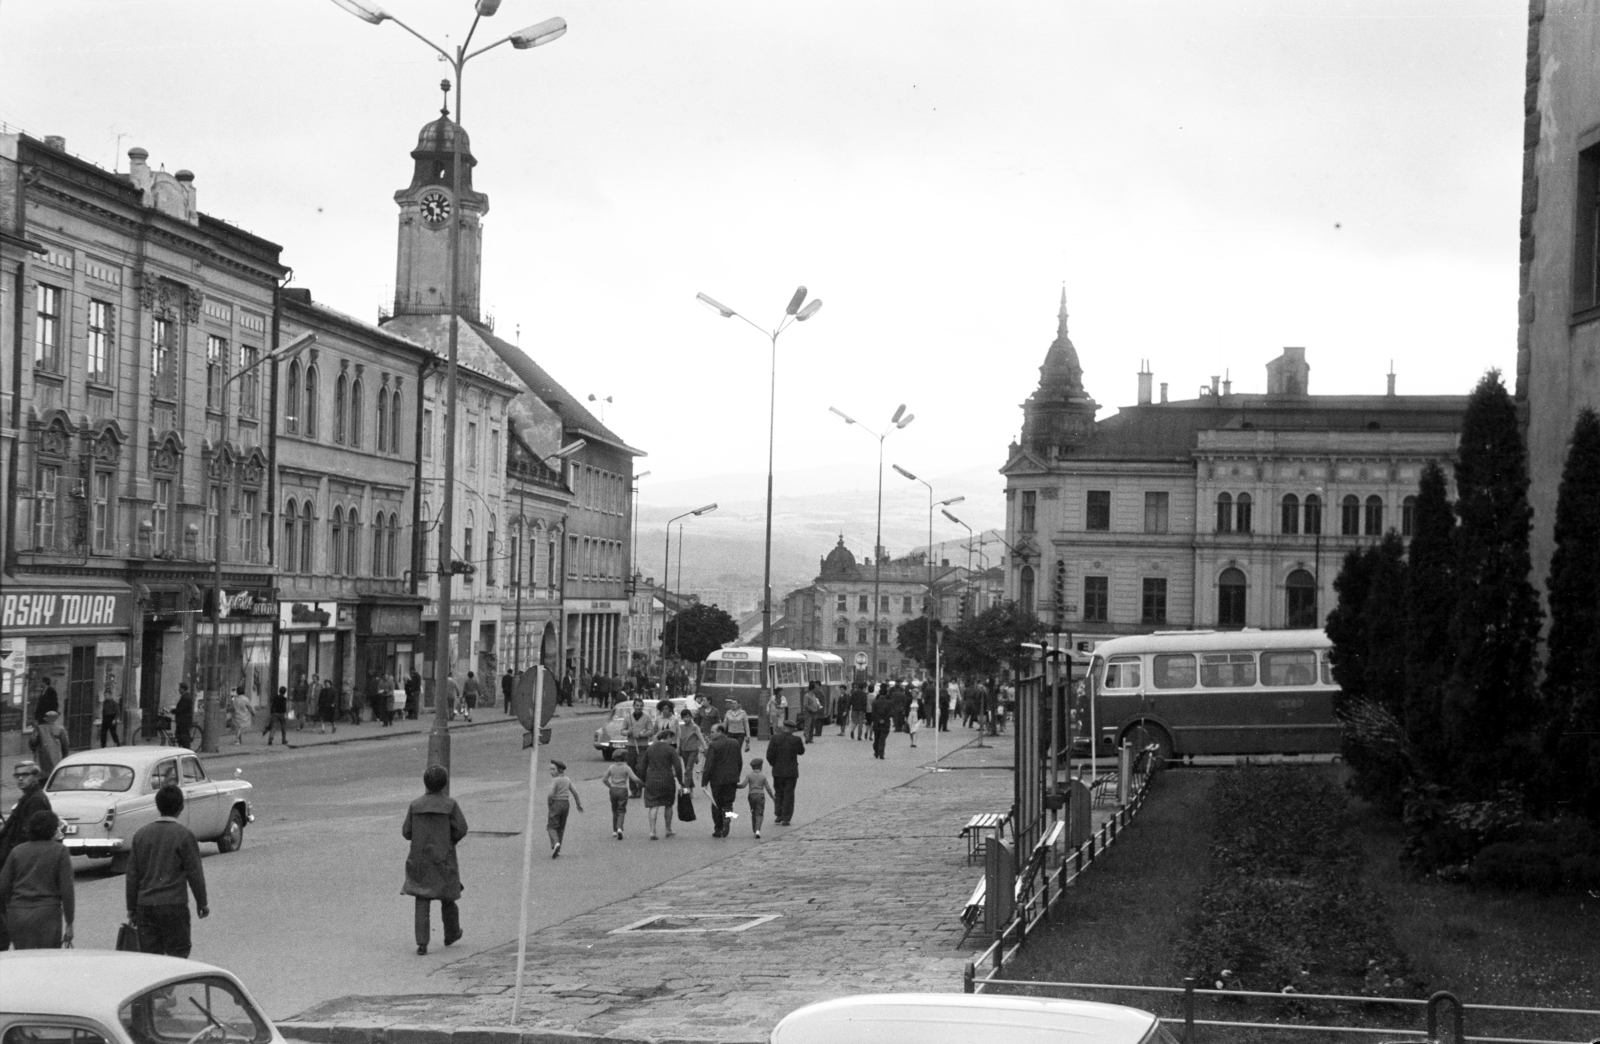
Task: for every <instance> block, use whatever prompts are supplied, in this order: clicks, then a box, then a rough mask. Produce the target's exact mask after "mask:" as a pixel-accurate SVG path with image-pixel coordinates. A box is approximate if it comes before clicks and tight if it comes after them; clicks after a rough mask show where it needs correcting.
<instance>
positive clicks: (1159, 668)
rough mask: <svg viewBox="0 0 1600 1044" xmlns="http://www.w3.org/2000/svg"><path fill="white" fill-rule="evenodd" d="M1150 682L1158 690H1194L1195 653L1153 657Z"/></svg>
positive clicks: (1162, 654) (1164, 654) (1167, 654)
mask: <svg viewBox="0 0 1600 1044" xmlns="http://www.w3.org/2000/svg"><path fill="white" fill-rule="evenodd" d="M1146 582H1148V581H1146ZM1163 597H1165V596H1164V595H1163ZM1150 680H1151V681H1153V682H1154V683H1155V686H1156V688H1158V689H1192V688H1194V686H1195V673H1194V653H1160V654H1158V655H1156V656H1154V657H1152V658H1151V661H1150Z"/></svg>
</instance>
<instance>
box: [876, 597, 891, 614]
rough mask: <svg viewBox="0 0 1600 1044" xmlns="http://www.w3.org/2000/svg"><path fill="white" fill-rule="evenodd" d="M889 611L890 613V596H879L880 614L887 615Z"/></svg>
mask: <svg viewBox="0 0 1600 1044" xmlns="http://www.w3.org/2000/svg"><path fill="white" fill-rule="evenodd" d="M888 611H889V596H888V595H879V596H878V612H880V613H886V612H888Z"/></svg>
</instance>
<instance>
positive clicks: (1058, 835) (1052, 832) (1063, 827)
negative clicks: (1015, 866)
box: [1038, 819, 1067, 856]
mask: <svg viewBox="0 0 1600 1044" xmlns="http://www.w3.org/2000/svg"><path fill="white" fill-rule="evenodd" d="M1066 836H1067V821H1066V820H1065V819H1058V820H1056V821H1055V822H1054V823H1051V824H1050V829H1049V830H1046V831H1045V832H1044V836H1043V837H1041V838H1040V839H1039V845H1038V848H1039V849H1042V850H1043V851H1044V854H1045V855H1046V856H1049V855H1050V854H1051V853H1053V852H1054V851H1055V847H1056V846H1057V845H1059V844H1060V843H1061V839H1062V838H1064V837H1066Z"/></svg>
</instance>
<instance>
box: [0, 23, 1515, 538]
mask: <svg viewBox="0 0 1600 1044" xmlns="http://www.w3.org/2000/svg"><path fill="white" fill-rule="evenodd" d="M384 2H385V3H386V4H387V5H388V8H389V10H391V11H392V12H393V13H395V14H396V15H398V16H399V17H400V18H402V19H404V20H406V21H407V22H409V23H410V24H411V25H413V26H414V27H415V28H417V29H418V30H419V31H421V32H423V33H424V34H426V35H429V36H431V37H433V38H434V39H436V40H439V41H440V42H444V41H445V40H446V38H451V39H454V38H457V37H458V36H459V34H460V33H462V32H464V31H465V29H466V27H467V26H468V25H469V23H470V14H471V10H472V6H471V3H470V2H469V0H384ZM1119 10H1126V11H1127V12H1129V13H1126V14H1122V13H1117V12H1118V11H1119ZM1526 11H1527V5H1526V3H1525V2H1524V0H1504V2H1498V3H1482V2H1480V3H1474V2H1470V0H1442V2H1438V3H1424V2H1406V0H1373V2H1349V3H1341V2H1334V0H1316V2H1311V0H1305V2H1294V0H1263V2H1201V0H1144V2H1142V3H1139V4H1136V5H1135V4H1123V5H1119V4H1108V3H1105V2H1103V0H1098V2H1094V3H1089V2H1076V0H1038V2H1032V0H1015V2H997V3H991V4H972V3H959V4H957V3H945V2H935V0H916V2H907V3H899V2H878V3H870V2H861V0H851V2H848V3H827V2H811V3H780V2H752V0H727V2H700V0H618V2H595V0H576V2H544V0H540V2H533V0H504V3H503V5H502V8H501V11H500V13H499V14H498V15H497V16H496V17H494V18H493V19H490V20H486V21H485V22H484V23H483V26H482V27H481V28H480V32H479V36H478V37H477V38H475V41H474V42H475V43H477V42H480V41H482V42H488V41H491V40H493V39H498V38H499V37H501V36H504V35H506V34H508V33H510V32H512V31H514V30H516V29H519V28H521V27H523V26H524V25H527V24H529V23H532V22H536V21H539V20H542V19H544V18H547V17H550V16H552V15H561V16H563V17H565V18H566V19H567V21H568V23H569V25H570V31H569V32H568V34H567V35H566V36H565V37H564V38H563V39H561V40H559V41H556V42H555V43H553V44H551V45H550V46H548V47H542V48H539V49H537V50H532V51H515V50H513V49H511V48H510V47H501V48H498V49H496V50H494V51H491V52H489V53H488V54H485V55H483V56H481V57H479V58H477V59H476V60H475V61H474V62H472V63H471V64H470V65H469V66H468V73H467V78H466V85H465V86H466V95H465V102H466V107H465V111H464V117H465V118H464V123H465V126H466V128H467V130H468V132H469V133H470V135H471V137H472V145H473V150H474V153H475V154H476V156H477V158H478V161H479V163H478V167H477V168H476V172H475V181H476V186H477V188H478V189H479V190H481V191H484V192H487V193H488V195H489V197H490V203H491V210H490V213H489V215H488V217H487V218H486V220H485V236H484V241H485V246H484V268H485V289H484V305H485V309H486V310H487V311H488V312H490V313H492V314H493V315H494V317H495V319H496V322H497V330H498V331H499V332H500V333H501V334H503V335H504V336H506V337H507V338H508V339H512V340H516V339H517V338H518V337H519V332H518V331H519V328H520V343H521V344H522V346H523V347H524V348H525V349H527V350H528V351H529V352H530V354H532V355H534V356H535V358H537V359H538V360H539V361H540V362H541V363H542V364H543V365H544V366H545V367H546V368H547V369H548V370H549V371H550V372H551V373H552V374H553V375H555V376H556V378H557V379H558V380H560V381H561V382H562V383H563V384H565V385H566V386H567V387H568V388H569V389H570V390H571V391H573V392H574V393H576V394H577V395H579V396H580V397H582V396H586V395H588V394H591V393H593V394H596V395H598V396H600V397H605V396H611V397H612V398H613V399H614V400H615V401H614V404H613V405H611V406H608V407H607V408H606V410H605V420H606V423H607V424H608V425H610V426H611V427H612V428H613V429H614V430H616V431H617V432H618V433H619V434H621V435H622V436H623V437H624V438H625V439H627V440H628V441H629V442H630V443H632V444H633V445H635V446H638V447H640V448H642V449H644V450H646V451H648V453H649V457H648V458H647V459H645V460H642V461H640V462H638V464H637V467H638V468H639V469H641V470H642V469H646V468H647V469H650V470H651V471H652V473H653V475H652V479H651V481H662V482H669V483H672V482H679V481H687V480H692V479H696V478H697V477H703V476H710V475H725V474H730V473H731V474H738V473H745V474H760V473H762V472H764V469H765V466H766V425H767V375H768V370H767V365H768V343H767V341H766V340H765V339H764V338H763V337H762V336H761V335H760V334H759V333H757V332H756V331H755V330H752V329H750V328H749V327H748V326H745V325H744V324H742V323H739V322H738V321H737V320H723V319H720V318H719V317H717V316H716V315H715V314H713V313H711V312H709V311H707V310H705V309H704V308H702V307H701V306H700V305H698V304H696V302H695V293H696V292H697V291H705V292H706V293H709V294H711V295H712V296H713V297H716V298H718V299H720V300H721V301H723V302H725V303H726V304H728V305H729V306H731V307H733V308H736V309H738V310H740V311H741V312H743V313H744V314H747V315H749V316H750V318H751V319H752V320H754V321H755V322H757V323H758V324H761V325H764V326H770V325H772V324H773V323H775V322H776V320H777V319H778V318H779V317H780V315H781V312H782V309H783V306H784V304H785V303H786V302H787V300H788V298H789V295H790V294H791V293H792V292H793V290H794V287H795V286H796V284H800V283H803V284H805V285H806V286H807V287H808V288H809V289H810V291H811V293H812V295H813V296H817V297H821V298H822V299H823V301H824V302H825V305H824V307H823V309H822V311H821V312H820V314H818V315H817V317H816V318H815V319H814V320H812V321H811V322H808V323H806V324H805V325H803V326H798V327H796V328H794V329H792V330H790V331H788V332H786V333H785V334H784V335H783V336H782V338H781V339H780V340H779V345H778V382H779V387H778V405H777V467H778V471H779V473H780V476H782V475H783V474H784V473H785V472H798V471H801V470H809V471H810V472H811V474H812V475H815V474H816V473H817V472H816V469H818V468H822V469H826V468H830V467H831V468H836V469H837V473H838V476H839V477H838V481H839V482H840V483H841V486H842V488H859V487H867V486H870V485H871V484H872V483H873V481H874V479H875V474H876V473H875V462H876V457H875V452H876V451H875V446H874V445H873V443H872V442H871V441H870V440H869V439H867V438H866V437H864V436H863V434H862V432H861V430H860V429H859V428H858V429H854V430H852V429H849V428H847V427H846V426H845V425H843V424H842V423H840V422H839V421H838V420H837V419H835V418H834V417H833V416H832V415H831V414H829V413H828V411H827V408H828V406H830V405H835V406H838V407H839V408H840V409H842V410H844V411H845V412H847V413H850V414H853V415H854V416H856V417H858V418H860V419H862V420H876V421H879V422H887V419H888V417H889V415H890V413H892V411H893V410H894V408H895V406H896V405H897V404H899V403H901V402H904V403H907V404H909V408H910V410H911V411H912V412H913V413H915V415H916V421H915V422H914V423H913V424H912V425H911V426H910V427H909V428H907V429H905V430H904V431H901V432H896V433H895V434H894V435H893V436H891V438H890V443H889V453H888V460H889V461H893V462H899V463H901V464H903V465H904V466H906V467H908V468H910V469H911V470H914V471H918V472H921V473H926V474H929V475H932V476H934V477H935V479H936V483H937V479H938V477H939V476H942V475H947V474H948V475H954V474H957V473H960V472H966V473H968V474H969V475H970V474H971V469H972V468H974V467H980V466H981V467H986V468H991V469H992V468H997V467H998V466H999V465H1000V464H1001V463H1003V461H1004V456H1005V452H1006V446H1007V444H1008V443H1009V442H1010V441H1011V440H1012V439H1013V438H1015V437H1016V435H1017V433H1018V430H1019V428H1020V422H1021V413H1020V411H1019V410H1018V408H1017V407H1018V404H1019V403H1021V402H1022V400H1023V399H1024V398H1025V397H1026V396H1027V395H1028V394H1029V392H1030V391H1031V390H1032V389H1033V387H1034V385H1035V384H1036V382H1037V380H1038V370H1037V367H1038V366H1039V364H1040V363H1041V362H1042V361H1043V358H1044V353H1045V350H1046V348H1047V347H1048V346H1049V344H1050V341H1051V340H1052V338H1053V337H1054V335H1055V323H1056V320H1055V315H1056V307H1057V301H1058V298H1059V296H1060V293H1061V289H1062V286H1063V284H1064V285H1065V287H1066V290H1067V297H1068V302H1069V308H1070V310H1071V313H1072V337H1073V340H1074V342H1075V343H1076V345H1077V348H1078V352H1079V354H1080V357H1081V359H1082V362H1083V367H1084V380H1085V383H1086V385H1087V387H1088V389H1089V392H1090V393H1091V394H1092V395H1093V396H1094V397H1095V398H1096V399H1097V400H1098V401H1099V402H1100V403H1101V405H1102V407H1104V410H1103V412H1102V416H1105V415H1107V414H1108V413H1109V412H1110V411H1111V410H1112V409H1114V408H1115V407H1116V406H1118V405H1121V404H1125V403H1128V402H1130V401H1132V399H1133V397H1134V393H1135V387H1136V385H1135V379H1134V374H1135V372H1136V370H1137V369H1138V366H1139V360H1141V359H1149V360H1150V363H1151V366H1152V368H1153V369H1154V371H1155V374H1156V381H1158V382H1161V381H1166V382H1170V384H1171V388H1172V395H1173V397H1174V398H1188V397H1192V396H1193V395H1194V392H1195V389H1196V388H1197V387H1198V386H1199V385H1200V384H1201V383H1203V382H1205V381H1207V380H1208V379H1209V377H1210V375H1211V374H1220V373H1223V372H1224V371H1229V372H1231V375H1232V377H1233V380H1234V388H1235V390H1237V391H1246V392H1250V391H1262V390H1264V385H1265V372H1264V370H1263V366H1264V364H1265V363H1266V362H1267V360H1268V359H1270V358H1272V357H1273V356H1275V355H1276V354H1278V352H1279V350H1280V349H1281V347H1282V346H1284V345H1304V346H1305V347H1306V348H1307V351H1308V357H1309V360H1310V362H1311V367H1312V370H1311V389H1312V391H1313V392H1321V393H1362V392H1366V393H1378V392H1381V391H1382V390H1383V388H1384V374H1385V373H1386V372H1387V371H1388V369H1389V364H1390V360H1391V359H1392V360H1393V362H1394V367H1395V369H1396V370H1397V371H1398V373H1399V387H1400V390H1401V391H1402V392H1407V393H1455V394H1464V393H1465V392H1467V391H1468V390H1470V388H1471V386H1472V384H1473V383H1474V381H1475V380H1476V379H1477V377H1478V376H1479V375H1480V374H1481V373H1482V372H1483V370H1485V369H1486V368H1488V367H1491V366H1497V367H1500V368H1502V369H1504V370H1506V371H1507V372H1508V373H1510V372H1511V371H1513V370H1514V367H1515V337H1516V325H1515V323H1516V289H1517V287H1516V279H1517V219H1518V195H1519V172H1520V166H1521V155H1522V152H1521V107H1522V89H1523V48H1524V39H1525V33H1526V19H1527V14H1526ZM447 71H448V70H447V67H446V66H445V65H443V64H442V63H440V62H439V61H438V60H437V59H436V58H435V57H434V56H432V54H431V52H429V51H428V50H427V49H426V48H425V47H424V46H423V45H422V44H421V43H419V42H418V41H417V40H415V39H414V38H412V37H411V36H409V35H407V34H406V33H405V32H404V31H403V30H401V29H400V28H398V27H396V26H395V25H393V24H385V25H382V26H371V25H367V24H365V23H363V22H361V21H358V20H357V19H355V18H353V17H351V16H350V15H348V14H346V13H345V12H343V11H341V10H340V9H339V8H338V7H336V6H335V5H334V4H333V3H332V2H330V0H229V2H227V3H218V2H216V0H141V2H130V0H6V3H5V4H4V5H3V6H0V121H4V122H5V123H6V124H7V125H8V126H9V127H10V128H12V129H21V130H23V131H26V132H28V133H30V134H34V135H41V136H42V135H45V134H60V135H63V136H65V137H66V139H67V147H68V150H69V151H70V152H73V153H75V154H77V155H79V156H81V157H83V158H85V159H88V160H91V161H93V162H96V163H99V164H102V165H104V166H106V167H113V166H120V169H122V170H126V169H127V159H126V152H127V150H128V149H129V148H131V147H133V146H136V145H137V146H142V147H144V148H146V149H148V150H149V151H150V162H151V164H152V165H155V166H161V165H164V166H165V167H166V169H168V170H177V169H179V168H188V169H190V170H192V171H194V172H195V175H196V178H195V184H196V187H197V188H198V190H199V194H200V205H201V208H202V209H203V210H205V211H206V212H208V213H210V214H212V215H215V216H217V217H219V218H222V219H224V220H226V221H230V222H233V223H235V224H238V225H240V226H242V227H244V228H247V229H249V230H251V231H253V232H255V233H257V234H259V235H262V236H265V237H267V238H268V239H271V240H273V241H275V242H277V243H280V244H282V245H283V247H284V253H283V258H284V261H285V262H286V263H287V264H289V265H291V266H293V268H294V270H295V282H296V284H297V285H300V286H304V287H309V288H311V289H312V291H313V292H314V294H315V295H316V297H317V298H318V299H319V300H321V301H324V302H326V303H328V304H330V305H332V306H333V307H336V308H340V309H343V310H345V311H348V312H350V313H353V314H355V315H357V316H359V317H362V318H366V319H369V320H370V319H373V318H375V316H376V314H377V311H378V308H379V307H380V306H383V305H385V304H387V303H388V302H390V300H391V299H392V294H393V280H394V269H395V234H396V215H397V209H396V206H395V204H394V201H393V194H394V192H395V191H396V190H398V189H401V188H403V187H405V186H406V185H407V184H408V183H409V180H410V175H411V160H410V157H409V155H408V153H409V152H410V150H411V149H412V148H413V147H414V144H415V141H416V135H417V131H418V129H419V128H420V127H421V126H422V125H423V124H424V123H425V122H427V121H428V120H430V119H432V118H433V117H434V115H435V114H436V113H437V111H438V109H439V104H440V101H439V99H440V95H439V92H438V89H437V84H438V80H439V79H440V78H441V76H443V75H445V74H446V72H447ZM980 473H982V472H980ZM988 473H989V474H993V472H992V470H991V471H990V472H988ZM969 481H970V480H969ZM1001 485H1002V483H1001V479H1000V477H999V476H998V475H994V477H993V485H992V488H990V489H986V490H974V489H961V490H957V489H948V490H945V489H941V490H940V491H939V492H940V495H941V496H944V495H954V494H955V493H957V492H966V493H968V494H969V495H975V496H983V497H984V499H986V500H990V499H993V498H994V495H995V494H996V493H997V492H998V490H999V489H1000V488H1001ZM779 491H780V494H781V493H782V492H783V489H782V480H781V477H780V489H779ZM907 493H908V496H909V500H908V503H909V504H915V503H918V502H921V503H924V505H925V499H923V494H922V492H921V490H920V487H917V488H915V489H913V490H909V491H907ZM923 510H924V511H925V510H926V508H925V506H924V508H923ZM977 521H978V524H980V525H982V524H994V523H995V522H996V521H998V520H995V519H984V518H980V519H978V520H977Z"/></svg>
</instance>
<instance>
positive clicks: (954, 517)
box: [939, 508, 968, 529]
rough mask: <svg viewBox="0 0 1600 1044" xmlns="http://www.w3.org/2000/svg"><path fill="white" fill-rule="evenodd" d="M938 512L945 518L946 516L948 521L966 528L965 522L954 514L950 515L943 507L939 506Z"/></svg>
mask: <svg viewBox="0 0 1600 1044" xmlns="http://www.w3.org/2000/svg"><path fill="white" fill-rule="evenodd" d="M939 514H941V515H943V516H944V517H945V518H948V519H949V520H950V521H952V522H954V523H955V524H956V525H958V526H960V527H961V528H963V529H966V528H968V527H967V524H966V523H965V522H963V521H961V520H960V519H959V518H957V517H956V516H954V515H952V514H951V513H950V512H948V511H946V510H945V509H944V508H940V509H939Z"/></svg>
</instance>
